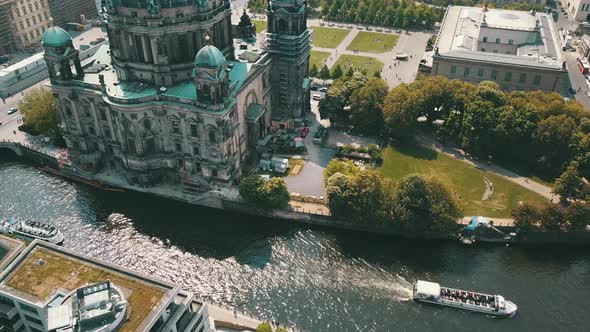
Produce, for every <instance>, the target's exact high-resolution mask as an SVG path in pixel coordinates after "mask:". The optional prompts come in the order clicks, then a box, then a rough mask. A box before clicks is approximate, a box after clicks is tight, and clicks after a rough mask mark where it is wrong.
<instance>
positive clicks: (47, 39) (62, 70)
mask: <svg viewBox="0 0 590 332" xmlns="http://www.w3.org/2000/svg"><path fill="white" fill-rule="evenodd" d="M43 48H44V49H45V54H44V56H43V57H44V58H45V62H46V63H47V70H48V71H49V79H50V80H51V81H52V82H55V81H69V80H72V79H82V78H83V77H84V71H83V70H82V66H81V65H80V57H79V54H78V50H77V49H75V48H74V44H73V43H72V37H70V35H69V34H68V32H67V31H65V30H64V29H62V28H60V27H56V26H52V27H50V28H49V29H47V30H46V31H45V33H44V34H43ZM72 65H73V66H74V69H75V72H72Z"/></svg>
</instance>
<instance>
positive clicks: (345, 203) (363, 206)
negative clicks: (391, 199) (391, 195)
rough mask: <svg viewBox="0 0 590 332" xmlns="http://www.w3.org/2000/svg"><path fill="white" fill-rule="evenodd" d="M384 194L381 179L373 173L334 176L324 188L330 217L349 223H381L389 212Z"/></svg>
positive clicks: (365, 171) (370, 171)
mask: <svg viewBox="0 0 590 332" xmlns="http://www.w3.org/2000/svg"><path fill="white" fill-rule="evenodd" d="M385 195H386V194H385V192H384V191H383V185H382V182H381V177H380V176H379V175H378V174H377V172H375V171H373V170H363V171H359V172H358V173H357V174H352V175H344V174H342V173H336V174H334V175H332V176H331V177H330V178H329V179H328V182H327V186H326V196H327V198H328V207H329V208H330V212H331V213H332V215H333V216H334V217H336V218H341V219H345V220H348V221H352V222H370V223H380V222H382V220H383V219H384V216H385V211H387V210H388V209H387V208H386V207H385V205H384V204H385V202H386V199H385Z"/></svg>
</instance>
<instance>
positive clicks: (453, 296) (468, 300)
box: [413, 280, 518, 317]
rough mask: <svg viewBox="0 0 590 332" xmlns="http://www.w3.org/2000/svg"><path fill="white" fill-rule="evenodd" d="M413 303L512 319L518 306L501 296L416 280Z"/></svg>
mask: <svg viewBox="0 0 590 332" xmlns="http://www.w3.org/2000/svg"><path fill="white" fill-rule="evenodd" d="M413 297H414V301H418V302H424V303H431V304H438V305H442V306H447V307H453V308H459V309H464V310H469V311H475V312H480V313H484V314H488V315H494V316H503V317H512V316H514V315H515V314H516V311H517V310H518V306H517V305H516V304H514V303H513V302H510V301H507V300H505V299H504V297H503V296H501V295H490V294H484V293H477V292H470V291H464V290H460V289H454V288H448V287H441V286H440V285H439V284H438V283H435V282H429V281H424V280H418V281H417V282H416V283H415V284H414V296H413Z"/></svg>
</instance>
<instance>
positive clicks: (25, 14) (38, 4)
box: [12, 0, 51, 49]
mask: <svg viewBox="0 0 590 332" xmlns="http://www.w3.org/2000/svg"><path fill="white" fill-rule="evenodd" d="M50 16H51V13H50V11H49V0H34V1H31V0H15V2H14V4H13V5H12V24H13V28H14V40H15V42H16V46H17V48H20V49H22V48H26V47H29V46H31V47H37V46H38V45H39V41H40V40H41V37H42V36H43V31H45V29H47V28H49V26H50V22H49V19H50Z"/></svg>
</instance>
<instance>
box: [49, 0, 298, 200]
mask: <svg viewBox="0 0 590 332" xmlns="http://www.w3.org/2000/svg"><path fill="white" fill-rule="evenodd" d="M107 3H108V5H107V8H106V11H107V15H106V22H107V25H106V29H107V31H108V34H109V39H110V48H109V47H107V46H103V47H102V48H101V49H99V51H98V52H97V54H96V55H95V58H94V61H93V63H92V64H91V65H90V66H89V67H87V68H86V69H85V70H84V71H81V72H80V74H78V73H77V70H74V71H71V70H70V71H68V70H67V69H66V66H65V64H71V63H74V64H75V63H76V61H78V60H77V52H76V51H75V50H74V49H73V46H72V45H71V42H70V43H68V44H67V45H64V46H61V48H60V52H56V51H55V49H54V48H52V47H48V46H46V51H45V52H46V57H45V58H46V60H47V63H48V67H50V68H54V69H55V70H50V81H51V88H52V90H53V93H54V95H55V96H56V98H57V103H58V109H59V114H60V118H61V127H62V129H63V133H64V138H65V141H66V144H67V146H68V149H69V150H70V159H71V161H72V166H71V167H73V168H75V169H76V170H77V171H87V172H99V171H101V170H103V169H110V170H113V171H114V173H115V174H121V175H123V176H124V177H125V178H126V179H127V181H128V182H130V183H132V184H139V185H145V186H151V185H155V184H159V183H182V184H183V188H184V191H185V193H191V194H199V193H201V192H204V191H207V190H210V189H211V188H212V187H213V186H228V185H231V184H235V182H236V180H237V179H238V177H239V176H240V175H241V174H242V171H243V169H244V167H245V165H246V164H247V163H248V161H251V160H252V161H253V160H256V159H257V150H256V149H257V143H258V140H259V139H262V138H264V137H265V136H266V135H267V134H268V131H269V129H270V126H271V117H272V116H274V112H275V110H274V109H273V106H272V105H273V103H272V100H273V96H274V93H273V91H274V90H275V89H276V88H277V87H276V86H273V84H272V81H271V77H272V71H273V68H274V67H275V63H274V62H273V57H272V54H271V53H270V52H268V53H264V54H262V55H261V56H260V57H259V58H258V59H257V60H256V61H255V62H250V63H247V62H244V61H234V60H232V59H233V41H232V38H231V24H230V14H231V11H230V9H229V0H217V1H206V0H194V1H189V3H191V4H190V5H188V6H187V5H186V3H187V2H186V1H182V3H181V4H179V5H178V6H179V7H177V8H168V7H167V8H162V7H161V6H160V4H159V2H158V1H157V0H153V1H152V0H150V1H147V2H146V3H143V2H140V4H141V6H138V7H142V8H136V7H129V6H136V5H137V4H138V2H136V1H133V2H129V1H123V0H113V1H107ZM173 3H174V2H173ZM126 6H127V7H126ZM48 36H49V34H48ZM64 50H67V51H65V52H61V51H64ZM197 51H198V52H197ZM301 57H302V58H305V59H307V58H308V57H309V50H307V56H305V55H302V56H301ZM74 67H75V68H77V67H76V66H74ZM298 79H301V80H303V79H304V77H300V78H298ZM297 84H298V88H299V87H300V86H301V85H300V84H301V82H297ZM308 102H309V98H308ZM301 111H302V109H301ZM301 111H299V112H297V113H295V114H297V115H301Z"/></svg>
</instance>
